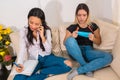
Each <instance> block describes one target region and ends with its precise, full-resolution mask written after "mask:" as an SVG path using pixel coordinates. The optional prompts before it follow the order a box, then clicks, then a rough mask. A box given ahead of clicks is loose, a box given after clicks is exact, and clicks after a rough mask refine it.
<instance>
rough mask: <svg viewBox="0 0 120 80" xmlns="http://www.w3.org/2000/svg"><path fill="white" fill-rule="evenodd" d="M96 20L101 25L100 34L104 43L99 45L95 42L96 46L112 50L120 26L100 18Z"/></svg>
mask: <svg viewBox="0 0 120 80" xmlns="http://www.w3.org/2000/svg"><path fill="white" fill-rule="evenodd" d="M94 22H95V23H96V24H97V25H98V26H99V27H100V34H101V40H102V43H101V44H100V45H99V46H97V45H95V44H94V47H95V48H96V49H100V50H107V51H110V52H111V51H112V48H113V45H114V43H115V39H116V36H117V31H118V28H119V27H118V26H116V25H113V24H111V23H108V22H106V21H102V20H99V19H96V20H94Z"/></svg>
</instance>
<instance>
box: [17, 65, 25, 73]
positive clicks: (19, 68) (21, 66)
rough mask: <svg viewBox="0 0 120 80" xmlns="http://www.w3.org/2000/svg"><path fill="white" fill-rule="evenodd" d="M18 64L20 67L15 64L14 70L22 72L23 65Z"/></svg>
mask: <svg viewBox="0 0 120 80" xmlns="http://www.w3.org/2000/svg"><path fill="white" fill-rule="evenodd" d="M19 66H20V67H17V66H16V71H17V72H18V73H20V72H22V71H23V70H24V66H23V65H22V64H19Z"/></svg>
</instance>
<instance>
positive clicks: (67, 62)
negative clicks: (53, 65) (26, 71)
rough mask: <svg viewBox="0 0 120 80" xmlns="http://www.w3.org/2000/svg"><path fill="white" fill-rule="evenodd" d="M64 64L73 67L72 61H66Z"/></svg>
mask: <svg viewBox="0 0 120 80" xmlns="http://www.w3.org/2000/svg"><path fill="white" fill-rule="evenodd" d="M64 63H65V64H66V65H67V66H69V67H72V66H73V65H72V62H71V61H70V60H65V61H64Z"/></svg>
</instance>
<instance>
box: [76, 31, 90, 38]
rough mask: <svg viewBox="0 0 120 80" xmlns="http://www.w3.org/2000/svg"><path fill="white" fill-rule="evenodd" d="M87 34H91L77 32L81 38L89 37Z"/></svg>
mask: <svg viewBox="0 0 120 80" xmlns="http://www.w3.org/2000/svg"><path fill="white" fill-rule="evenodd" d="M89 34H91V32H83V31H78V35H79V36H82V37H86V38H88V37H89Z"/></svg>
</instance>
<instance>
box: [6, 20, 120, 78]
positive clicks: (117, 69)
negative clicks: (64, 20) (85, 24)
mask: <svg viewBox="0 0 120 80" xmlns="http://www.w3.org/2000/svg"><path fill="white" fill-rule="evenodd" d="M94 22H96V23H97V24H98V26H99V27H100V30H101V31H100V33H101V37H102V44H101V45H100V46H96V45H94V47H95V48H96V49H100V50H104V51H108V52H111V53H112V54H113V61H112V63H111V64H110V65H109V66H107V67H105V68H103V69H100V70H97V71H95V72H94V77H87V76H85V75H79V76H76V77H75V78H74V79H73V80H120V29H119V27H118V26H116V25H113V24H111V23H108V22H106V21H102V20H98V19H96V20H94ZM68 25H69V24H68ZM68 25H62V26H59V27H51V29H52V39H53V41H52V43H53V49H52V51H53V52H54V54H55V55H57V56H63V57H66V58H69V56H68V55H67V52H66V49H65V46H64V45H63V39H64V36H65V29H66V27H67V26H68ZM10 36H11V39H12V43H13V45H14V50H15V51H16V53H18V51H19V47H18V42H19V35H18V32H14V33H12V34H11V35H10ZM25 58H26V57H25ZM69 59H70V58H69ZM73 63H74V66H77V65H78V63H76V62H75V61H73ZM13 69H14V66H13ZM68 73H69V72H68ZM68 73H65V74H60V75H56V76H52V77H49V78H47V79H46V80H67V79H66V76H67V75H68ZM13 77H14V75H12V71H11V73H10V75H9V77H8V80H13Z"/></svg>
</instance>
